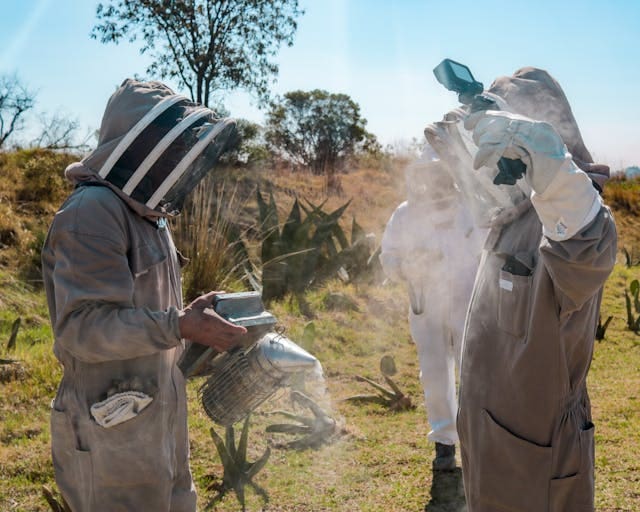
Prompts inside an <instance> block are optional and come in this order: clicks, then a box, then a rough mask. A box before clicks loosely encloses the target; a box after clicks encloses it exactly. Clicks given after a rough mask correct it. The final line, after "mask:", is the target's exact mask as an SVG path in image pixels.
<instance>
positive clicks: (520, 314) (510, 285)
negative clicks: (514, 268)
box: [498, 270, 532, 338]
mask: <svg viewBox="0 0 640 512" xmlns="http://www.w3.org/2000/svg"><path fill="white" fill-rule="evenodd" d="M531 279H532V276H518V275H515V274H511V273H509V272H506V271H504V270H501V271H500V280H499V282H498V290H499V297H498V327H500V329H502V330H503V331H505V332H508V333H509V334H511V335H513V336H515V337H516V338H523V337H524V335H525V333H526V328H527V319H528V314H529V295H530V292H531Z"/></svg>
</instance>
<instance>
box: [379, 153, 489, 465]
mask: <svg viewBox="0 0 640 512" xmlns="http://www.w3.org/2000/svg"><path fill="white" fill-rule="evenodd" d="M405 175H406V188H407V200H406V201H405V202H403V203H402V204H400V205H399V206H398V207H397V209H396V210H395V211H394V213H393V215H392V216H391V218H390V219H389V222H388V223H387V226H386V229H385V231H384V234H383V237H382V248H381V254H380V260H381V262H382V266H383V269H384V271H385V273H386V274H387V276H388V277H389V278H391V279H393V280H395V281H399V282H403V283H405V284H406V286H407V288H408V290H409V298H410V303H411V307H410V311H409V325H410V328H411V336H412V338H413V340H414V342H415V343H416V346H417V350H418V359H419V363H420V380H421V382H422V386H423V389H424V398H425V405H426V409H427V417H428V421H429V424H430V426H431V431H430V432H429V436H428V438H429V440H431V441H433V442H435V451H436V454H435V458H434V460H433V469H434V470H452V469H454V468H455V467H456V460H455V443H456V442H457V440H458V434H457V432H456V413H457V408H458V406H457V399H456V371H457V370H458V369H459V360H460V344H461V341H462V333H463V328H464V319H465V313H466V310H467V304H468V303H469V297H470V295H471V289H472V287H473V280H474V276H475V273H476V269H477V266H478V262H479V257H480V251H481V244H482V237H483V233H484V232H483V230H480V229H478V228H476V227H475V226H474V223H473V220H472V217H471V215H470V213H469V211H468V210H467V208H466V207H465V204H464V202H463V200H462V195H461V194H460V193H459V191H458V190H457V188H456V187H455V186H454V182H453V180H452V179H451V177H450V176H449V174H448V171H447V169H446V166H444V165H442V163H441V162H440V160H439V158H438V157H437V155H436V153H435V152H434V151H433V150H432V149H431V147H430V146H429V145H428V144H426V146H425V148H424V150H423V153H422V155H421V157H420V158H419V159H418V160H417V161H415V162H413V163H412V164H410V165H409V166H408V167H407V169H406V173H405Z"/></svg>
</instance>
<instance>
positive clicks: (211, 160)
mask: <svg viewBox="0 0 640 512" xmlns="http://www.w3.org/2000/svg"><path fill="white" fill-rule="evenodd" d="M234 135H235V122H234V121H233V120H232V119H228V118H227V119H221V118H219V117H218V116H216V114H215V113H214V112H213V111H212V110H210V109H209V108H206V107H203V106H201V105H198V104H196V103H194V102H192V101H191V100H189V99H188V98H186V97H184V96H180V95H177V94H175V93H174V92H173V91H172V90H171V89H169V88H168V87H167V86H165V85H164V84H162V83H159V82H139V81H136V80H132V79H127V80H125V81H124V82H123V83H122V85H121V86H120V87H119V88H118V90H117V91H116V92H115V93H114V94H113V95H112V96H111V98H110V99H109V102H108V104H107V107H106V109H105V113H104V116H103V119H102V124H101V126H100V136H99V141H98V147H97V148H96V150H95V151H93V152H92V153H91V154H90V155H89V156H88V157H86V158H85V159H84V160H83V162H82V164H83V165H84V166H85V167H87V168H90V169H91V170H92V171H93V172H94V173H95V174H97V177H98V179H99V180H104V181H105V182H106V183H108V184H110V185H111V186H113V187H115V188H117V189H118V190H119V191H121V192H122V194H124V195H126V196H127V197H129V198H131V199H133V200H134V201H136V202H138V203H141V204H142V205H144V206H145V207H146V208H147V209H151V210H159V209H162V210H163V211H166V212H171V211H174V210H179V209H180V208H181V206H182V204H183V202H184V200H185V198H186V196H187V195H188V194H189V192H191V190H192V189H193V188H194V187H195V186H196V185H197V184H198V182H199V181H200V180H201V179H202V178H203V177H204V175H205V174H206V173H207V172H208V171H210V170H211V169H212V168H213V167H214V165H215V164H216V162H217V160H218V159H219V157H220V155H221V154H222V153H223V151H224V150H225V149H226V147H227V144H228V143H229V141H230V139H231V137H232V136H234Z"/></svg>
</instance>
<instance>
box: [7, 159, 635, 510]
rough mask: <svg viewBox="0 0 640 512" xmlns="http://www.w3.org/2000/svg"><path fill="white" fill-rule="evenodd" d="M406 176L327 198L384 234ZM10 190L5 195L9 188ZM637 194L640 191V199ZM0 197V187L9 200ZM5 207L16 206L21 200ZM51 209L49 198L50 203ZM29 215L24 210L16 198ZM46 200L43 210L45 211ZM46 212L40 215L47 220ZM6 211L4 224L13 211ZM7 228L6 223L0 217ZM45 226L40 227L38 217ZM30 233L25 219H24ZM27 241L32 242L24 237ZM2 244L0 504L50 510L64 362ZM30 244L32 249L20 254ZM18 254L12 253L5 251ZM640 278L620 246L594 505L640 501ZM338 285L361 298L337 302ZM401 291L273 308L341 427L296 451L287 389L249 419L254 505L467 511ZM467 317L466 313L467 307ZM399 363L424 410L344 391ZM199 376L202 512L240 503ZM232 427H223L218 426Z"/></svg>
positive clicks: (283, 184)
mask: <svg viewBox="0 0 640 512" xmlns="http://www.w3.org/2000/svg"><path fill="white" fill-rule="evenodd" d="M399 176H400V174H399V173H397V172H395V173H394V172H382V171H366V170H365V171H358V172H357V173H353V174H350V175H347V176H344V178H343V189H344V193H343V196H341V197H334V198H331V200H330V204H335V205H338V204H343V203H344V202H345V201H346V200H347V199H349V198H350V197H353V198H354V199H353V203H352V205H351V206H350V207H349V210H348V211H349V212H350V213H351V214H352V215H355V216H356V218H357V219H358V222H360V223H361V224H362V225H363V227H364V228H365V229H366V230H368V231H372V232H374V233H376V234H377V235H378V236H379V235H380V233H381V231H382V228H383V226H384V223H385V222H386V220H387V218H388V216H389V214H390V213H391V211H392V209H393V208H394V206H395V204H396V203H397V202H398V201H399V200H400V198H401V197H402V184H401V180H400V178H399ZM274 183H275V184H276V185H277V188H278V190H279V193H280V195H279V201H281V202H282V204H285V203H286V198H287V197H289V196H288V194H287V192H286V191H287V190H291V189H294V188H295V187H297V186H298V182H297V178H296V176H292V175H289V174H287V173H284V172H283V173H281V174H280V175H279V176H276V177H274ZM301 186H303V187H306V192H307V195H308V196H309V197H310V198H312V199H315V198H318V197H321V195H322V194H321V192H320V190H321V183H320V181H318V182H316V181H315V178H310V177H308V178H305V179H304V184H303V185H301ZM5 197H7V195H6V194H5ZM637 197H638V196H636V200H637ZM1 198H2V194H1V193H0V199H1ZM12 204H13V206H12V205H9V206H7V205H6V201H5V210H6V211H11V212H14V213H15V212H16V211H17V210H18V207H16V206H15V203H12ZM41 207H42V206H41ZM20 208H22V211H24V210H25V208H26V206H25V204H24V203H22V205H21V206H20ZM43 208H44V207H43ZM43 211H46V212H47V213H46V214H45V218H44V219H42V224H45V223H46V221H47V219H46V215H50V210H48V209H46V208H44V209H43ZM616 219H617V221H618V225H619V226H620V228H621V237H620V239H621V240H622V241H623V243H621V244H620V246H621V247H622V245H625V246H626V247H627V248H628V249H629V250H631V249H632V248H634V247H636V246H637V247H640V236H639V233H640V231H639V230H638V218H637V217H636V216H635V213H634V212H632V211H630V210H627V209H625V208H624V207H621V208H620V209H619V210H617V211H616ZM5 220H6V219H5ZM4 225H5V226H6V223H5V224H4ZM38 225H40V224H38ZM25 230H27V231H28V226H27V227H25ZM18 235H19V236H24V237H25V242H24V243H25V244H26V245H25V247H26V246H28V243H29V240H28V238H27V235H24V234H22V233H18ZM8 251H9V249H7V251H5V252H4V253H3V257H4V259H3V260H2V266H1V267H0V343H1V347H0V350H1V352H0V358H4V359H13V360H17V361H18V362H17V363H14V364H2V365H0V510H1V511H47V510H49V507H48V505H47V504H46V502H45V500H44V499H43V498H42V494H41V489H42V486H43V485H49V486H53V485H54V484H53V470H52V466H51V462H50V456H49V442H50V439H49V426H48V417H49V406H50V405H49V404H50V402H51V399H52V398H53V396H54V393H55V389H56V386H57V383H58V381H59V379H60V376H61V369H60V367H59V365H58V364H57V362H56V360H55V359H54V357H53V355H52V352H51V332H50V328H49V326H48V316H47V311H46V304H45V300H44V295H43V292H42V291H40V290H38V289H37V288H33V287H32V286H30V285H28V284H25V282H24V280H23V279H21V278H18V277H17V276H18V275H20V273H19V272H18V269H16V268H15V266H14V265H12V261H13V259H12V258H14V257H17V256H15V254H17V253H10V252H8ZM22 252H24V250H22ZM8 254H11V256H7V255H8ZM633 279H640V266H634V267H626V266H625V264H624V257H623V256H622V254H621V255H620V258H619V263H618V265H617V266H616V268H615V270H614V273H613V274H612V276H611V278H610V279H609V281H608V282H607V285H606V289H605V297H604V301H603V305H602V316H603V318H606V317H607V316H609V315H612V316H613V320H612V321H611V324H610V326H609V328H608V330H607V332H606V337H605V339H604V340H603V341H600V342H597V344H596V348H595V354H594V359H593V364H592V369H591V372H590V375H589V387H590V394H591V401H592V406H593V414H594V423H595V424H596V429H597V430H596V503H597V506H596V509H597V510H598V511H599V512H637V511H638V510H640V434H639V432H640V414H639V411H640V336H637V335H635V334H634V333H632V332H630V331H629V330H627V329H626V310H625V302H624V289H625V288H626V287H628V284H629V283H630V282H631V280H633ZM336 294H339V295H340V296H341V297H342V298H343V299H345V298H346V299H347V302H349V303H351V304H352V305H354V306H356V307H349V308H347V307H333V306H332V303H333V302H335V301H331V300H330V299H331V298H332V297H334V296H335V295H336ZM405 295H406V294H405V292H404V290H403V289H402V288H400V287H396V286H368V285H366V286H365V285H360V286H355V285H345V284H343V283H341V282H338V281H335V282H329V283H328V284H326V285H325V286H323V287H322V288H320V289H318V290H314V291H312V292H310V293H309V294H308V295H307V300H308V302H309V304H310V306H311V309H312V311H313V312H314V313H315V318H314V319H313V320H309V319H307V318H304V317H303V316H302V315H301V314H300V313H299V311H298V308H297V305H296V303H295V301H289V300H284V301H281V302H278V303H275V304H274V305H273V306H272V308H271V311H272V312H273V313H274V315H275V316H276V317H277V318H278V320H279V323H281V324H282V325H284V326H286V328H287V330H286V334H287V336H288V337H289V338H291V339H292V340H294V341H296V342H297V343H299V344H300V345H302V346H303V347H304V348H306V349H307V350H308V351H309V352H311V353H312V354H314V355H315V356H316V357H318V358H319V360H320V361H321V362H322V365H323V368H324V375H325V385H326V388H327V392H328V394H327V395H325V396H324V397H323V396H321V395H318V393H319V391H318V390H319V389H321V388H322V386H319V385H318V386H317V388H314V387H313V386H310V385H308V387H307V388H306V392H308V393H309V394H312V395H314V396H316V397H318V399H319V400H321V401H322V403H323V404H324V405H325V407H326V408H327V409H328V410H330V412H331V415H332V416H333V417H334V418H335V419H336V420H338V423H339V425H340V429H339V435H336V436H335V438H334V439H332V442H331V443H330V444H327V445H323V446H321V447H319V448H317V449H307V450H295V449H290V448H286V447H284V446H283V444H284V443H286V441H288V440H290V439H292V438H291V437H290V436H285V435H283V434H269V433H266V432H265V428H266V426H267V425H270V424H273V423H280V422H281V421H282V420H283V418H281V417H280V416H278V415H276V414H273V413H274V412H275V411H277V410H287V411H295V412H297V413H299V414H305V415H308V413H309V411H305V410H303V409H299V408H298V409H296V408H294V406H293V405H292V403H291V401H290V399H289V395H288V391H287V390H283V391H281V392H279V393H278V394H277V396H276V397H275V398H274V399H272V400H270V401H268V402H267V403H265V404H264V405H263V406H261V407H260V408H259V409H258V410H257V411H256V413H254V414H253V416H252V418H251V426H250V431H249V457H248V458H249V460H250V461H253V460H255V459H257V458H258V457H260V456H261V455H262V453H263V452H264V451H265V449H266V448H267V447H271V456H270V458H269V461H268V463H267V465H266V466H265V468H264V469H263V470H262V471H261V472H260V473H259V474H258V475H257V476H256V478H255V481H256V483H258V484H259V485H260V486H261V487H263V488H264V489H265V490H266V491H267V493H268V495H269V502H268V504H266V505H265V504H264V502H263V500H262V498H260V497H259V496H258V495H256V494H255V493H253V492H252V490H251V489H248V490H247V510H250V511H258V510H269V511H296V512H312V511H313V512H319V511H341V512H342V511H346V512H351V511H354V512H355V511H367V512H370V511H380V512H387V511H423V510H424V511H427V512H444V511H459V510H460V506H461V503H462V501H461V496H460V492H461V482H460V475H459V473H456V472H454V473H451V474H449V475H447V476H445V477H442V476H440V477H437V478H436V479H434V475H433V474H432V471H431V459H432V456H433V445H432V443H430V442H428V441H427V438H426V435H427V431H428V426H427V422H426V415H425V410H424V406H423V404H422V391H421V388H420V383H419V380H418V365H417V357H416V351H415V347H414V345H413V343H412V342H411V339H410V337H409V333H408V326H407V321H406V312H407V307H408V304H407V300H406V298H405ZM461 314H462V313H461ZM17 318H21V327H20V330H19V332H18V336H17V340H16V348H15V350H14V351H13V352H11V353H6V351H5V346H6V343H7V340H8V339H9V336H10V332H11V327H12V324H13V323H14V321H15V320H16V319H17ZM387 354H389V355H392V356H393V357H394V358H395V361H396V365H397V368H398V374H397V375H396V376H395V377H394V380H395V381H396V382H397V383H398V385H399V386H400V388H401V389H402V390H403V391H405V392H406V393H407V394H408V395H409V396H410V398H411V399H412V401H413V403H414V404H415V405H416V406H417V407H416V408H415V409H413V410H408V411H404V412H392V411H390V410H388V409H385V408H383V407H382V406H380V405H375V404H369V405H357V404H354V403H352V402H348V401H345V400H344V399H345V398H347V397H349V396H352V395H357V394H362V393H370V392H372V391H373V389H372V388H370V387H369V386H367V385H366V384H365V383H363V382H359V381H357V380H356V376H357V375H361V376H366V377H369V378H372V379H373V380H376V381H378V382H380V383H381V384H382V383H383V380H382V376H381V373H380V370H379V361H380V358H381V357H382V356H383V355H387ZM201 382H202V381H200V380H197V379H196V380H194V381H191V382H190V383H189V389H188V392H189V397H190V418H189V421H190V433H191V450H192V470H193V472H194V476H195V479H196V485H197V488H198V493H199V506H200V508H199V509H200V510H204V509H205V508H206V507H207V506H209V508H210V509H211V510H217V511H225V512H230V511H238V510H240V506H239V504H238V502H237V500H236V498H235V496H234V495H233V493H228V494H227V495H225V496H224V497H223V498H222V499H221V500H220V501H218V502H216V503H215V504H212V503H211V500H213V499H214V497H215V496H216V490H215V484H216V483H218V482H219V481H220V479H221V477H222V465H221V463H220V460H219V458H218V455H217V452H216V449H215V447H214V444H213V441H212V439H211V437H210V434H209V429H210V428H211V427H212V426H214V425H213V423H212V422H211V421H210V420H209V419H208V418H207V417H206V415H205V414H204V412H203V411H202V410H201V408H200V406H199V404H198V401H197V390H198V386H199V385H200V384H201ZM214 428H216V430H217V431H218V432H219V433H223V431H222V429H221V428H220V427H214Z"/></svg>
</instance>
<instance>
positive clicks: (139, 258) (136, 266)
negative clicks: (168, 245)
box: [129, 245, 167, 279]
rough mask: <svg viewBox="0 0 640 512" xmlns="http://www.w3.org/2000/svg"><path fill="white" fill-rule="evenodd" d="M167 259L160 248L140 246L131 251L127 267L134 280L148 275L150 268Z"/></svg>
mask: <svg viewBox="0 0 640 512" xmlns="http://www.w3.org/2000/svg"><path fill="white" fill-rule="evenodd" d="M166 259H167V255H166V254H165V253H164V251H163V250H162V248H161V247H158V246H155V245H141V246H138V247H136V248H134V249H131V252H130V254H129V265H130V267H131V273H132V275H133V277H134V279H138V278H139V277H142V276H144V275H146V274H148V273H149V271H150V270H151V268H152V267H155V266H156V265H158V264H160V263H162V262H163V261H165V260H166Z"/></svg>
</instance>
